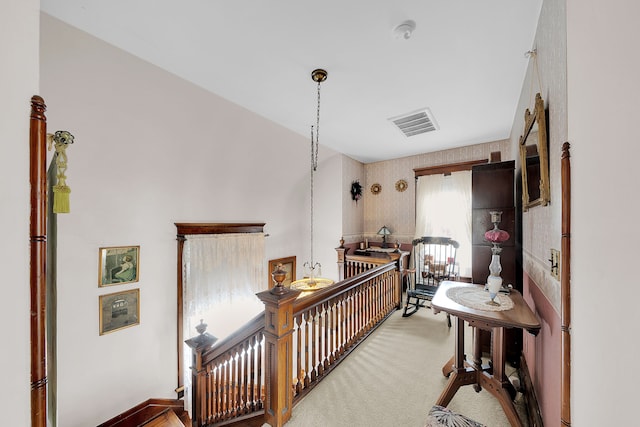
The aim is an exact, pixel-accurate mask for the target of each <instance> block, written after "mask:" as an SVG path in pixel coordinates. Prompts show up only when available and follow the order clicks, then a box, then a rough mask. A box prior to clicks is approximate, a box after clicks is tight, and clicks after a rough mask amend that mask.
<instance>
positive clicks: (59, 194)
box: [53, 185, 71, 213]
mask: <svg viewBox="0 0 640 427" xmlns="http://www.w3.org/2000/svg"><path fill="white" fill-rule="evenodd" d="M70 193H71V189H70V188H69V187H68V186H66V185H54V186H53V213H69V212H70V206H69V205H70V203H69V194H70Z"/></svg>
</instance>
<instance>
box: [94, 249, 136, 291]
mask: <svg viewBox="0 0 640 427" xmlns="http://www.w3.org/2000/svg"><path fill="white" fill-rule="evenodd" d="M99 258H100V260H99V265H100V267H99V269H98V286H99V287H103V286H112V285H121V284H124V283H133V282H137V281H138V280H139V278H140V246H116V247H109V248H100V257H99Z"/></svg>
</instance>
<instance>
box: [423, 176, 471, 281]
mask: <svg viewBox="0 0 640 427" xmlns="http://www.w3.org/2000/svg"><path fill="white" fill-rule="evenodd" d="M422 236H442V237H451V238H452V239H454V240H456V241H457V242H458V243H459V244H460V248H459V249H458V254H457V257H456V259H457V263H458V265H459V266H460V275H461V276H463V277H471V171H470V170H466V171H459V172H452V173H450V174H432V175H423V176H419V177H418V180H417V183H416V232H415V237H422Z"/></svg>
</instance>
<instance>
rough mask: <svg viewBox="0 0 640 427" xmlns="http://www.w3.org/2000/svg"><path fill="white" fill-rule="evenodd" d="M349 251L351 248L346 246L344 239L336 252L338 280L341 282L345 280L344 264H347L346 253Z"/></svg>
mask: <svg viewBox="0 0 640 427" xmlns="http://www.w3.org/2000/svg"><path fill="white" fill-rule="evenodd" d="M347 251H349V248H345V247H344V240H341V241H340V247H338V248H336V252H337V253H338V281H339V282H341V281H343V280H344V266H345V261H346V259H345V255H346V254H347Z"/></svg>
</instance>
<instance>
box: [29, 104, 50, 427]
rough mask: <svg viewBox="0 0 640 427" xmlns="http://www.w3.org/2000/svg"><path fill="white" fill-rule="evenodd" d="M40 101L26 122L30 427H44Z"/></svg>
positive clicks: (44, 125) (44, 175)
mask: <svg viewBox="0 0 640 427" xmlns="http://www.w3.org/2000/svg"><path fill="white" fill-rule="evenodd" d="M46 110H47V106H46V105H45V103H44V100H43V99H42V98H41V97H40V96H38V95H34V96H32V97H31V116H30V121H29V182H30V184H31V216H30V224H29V241H30V248H29V250H30V266H29V268H30V288H31V316H30V317H31V426H32V427H45V426H46V425H47V352H46V332H45V330H46V329H45V328H46V323H45V322H46V309H47V303H46V296H47V275H46V261H47V170H46V161H47V154H46V138H47V118H46V117H45V115H44V112H45V111H46Z"/></svg>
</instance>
